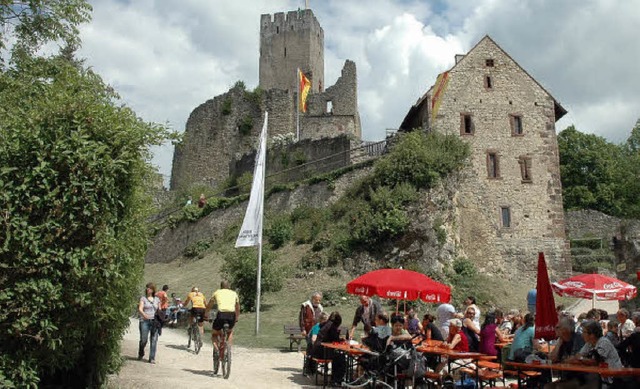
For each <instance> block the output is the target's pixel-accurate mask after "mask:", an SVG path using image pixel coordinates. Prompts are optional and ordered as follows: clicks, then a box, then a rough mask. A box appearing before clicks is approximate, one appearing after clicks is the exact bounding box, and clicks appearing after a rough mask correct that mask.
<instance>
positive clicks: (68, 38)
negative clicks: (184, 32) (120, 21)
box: [0, 0, 168, 388]
mask: <svg viewBox="0 0 640 389" xmlns="http://www.w3.org/2000/svg"><path fill="white" fill-rule="evenodd" d="M0 1H1V3H0V20H1V21H2V27H3V28H5V27H6V26H7V25H10V26H11V30H12V32H13V33H14V35H13V37H14V38H15V39H14V40H13V42H14V43H13V46H12V48H11V56H10V57H9V59H8V61H7V62H6V64H5V63H4V62H3V64H2V66H1V67H0V101H2V104H0V212H1V213H0V306H1V307H2V309H0V386H2V387H8V388H11V387H36V386H47V385H52V386H60V387H83V388H84V387H97V386H100V385H101V384H102V383H103V382H104V380H105V377H106V375H107V374H108V373H110V372H114V371H116V369H117V368H118V367H119V365H120V363H121V360H120V340H121V337H122V334H123V333H124V331H125V329H126V328H127V327H128V325H129V315H130V314H131V309H132V306H133V301H134V295H135V289H136V288H137V285H139V284H140V278H141V275H142V267H143V258H144V254H145V252H146V243H147V236H146V232H145V231H146V228H145V220H146V216H147V214H148V212H147V210H148V209H150V206H151V202H150V201H149V200H148V198H149V197H148V196H147V193H146V191H145V187H146V180H148V179H150V178H151V176H152V175H151V173H152V169H151V166H150V165H149V164H148V162H147V161H148V160H149V157H150V154H149V151H148V150H149V146H151V145H153V144H159V143H160V142H161V141H162V140H164V139H165V138H166V137H167V136H168V134H167V132H166V130H165V129H164V127H161V126H157V125H153V124H149V123H145V122H143V121H142V120H140V118H138V117H137V116H136V115H135V113H134V112H133V111H131V110H130V109H129V108H127V107H125V106H122V105H120V104H119V102H118V99H117V96H116V95H115V93H114V92H113V90H112V89H111V88H110V87H108V86H107V85H105V84H104V83H103V82H102V80H101V79H100V77H99V76H98V75H97V74H95V73H93V72H92V71H90V70H87V69H84V68H83V66H82V64H81V62H78V61H75V60H70V59H72V54H71V52H72V50H63V52H61V55H57V56H52V57H46V58H45V57H42V56H37V55H36V54H35V53H36V51H35V48H37V47H38V46H39V45H40V44H42V43H44V42H46V41H47V40H51V39H58V40H61V41H63V43H64V42H66V44H65V47H67V48H72V46H73V43H74V42H78V40H77V30H76V25H77V24H78V23H80V22H82V21H85V20H88V13H87V12H88V10H89V9H90V7H89V6H88V5H87V4H86V3H85V2H84V1H74V0H57V1H56V0H53V1H38V0H36V1H30V2H19V1H6V0H0ZM3 31H6V30H3ZM1 38H2V39H1V41H2V45H4V44H5V42H6V41H7V39H8V37H7V36H6V35H2V36H1ZM0 59H2V60H3V61H4V58H0ZM5 65H6V66H5Z"/></svg>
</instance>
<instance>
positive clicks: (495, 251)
mask: <svg viewBox="0 0 640 389" xmlns="http://www.w3.org/2000/svg"><path fill="white" fill-rule="evenodd" d="M487 59H491V60H492V61H493V66H487V61H486V60H487ZM487 77H490V78H491V87H488V85H487ZM417 114H418V115H419V116H420V117H421V118H423V117H424V116H425V115H424V112H422V113H420V112H418V113H417ZM464 115H468V116H469V117H470V118H471V122H472V131H471V133H469V134H467V133H466V132H465V129H464ZM513 115H516V116H519V117H520V118H521V119H522V128H523V133H522V134H521V135H520V134H514V131H513V129H512V119H511V118H512V117H513ZM555 120H556V117H555V101H554V100H553V98H552V97H551V96H550V95H549V94H548V93H547V92H546V91H545V90H544V89H543V88H542V87H541V86H540V85H539V84H538V83H537V82H536V81H535V80H534V79H533V78H532V77H531V76H529V75H528V74H527V73H526V72H525V71H524V70H523V69H522V68H521V67H520V66H519V65H518V64H517V63H516V62H515V61H514V60H513V59H512V58H511V57H510V56H509V55H508V54H507V53H505V52H504V51H503V50H502V49H501V48H500V47H498V46H497V45H496V44H495V42H494V41H493V40H491V39H490V38H489V37H485V38H483V39H482V40H481V41H480V42H479V43H478V44H477V45H476V46H475V47H474V48H473V49H472V50H471V51H470V52H469V53H468V54H467V55H465V56H464V57H463V58H462V59H461V60H460V61H459V62H458V63H457V64H456V65H455V66H454V67H453V68H452V69H451V70H450V71H449V83H448V86H447V89H446V90H445V92H444V95H443V96H442V103H441V106H440V110H439V111H438V115H437V118H436V120H435V122H434V123H433V124H432V129H433V130H435V131H439V132H442V133H446V134H454V135H459V136H460V137H461V138H462V139H463V140H464V141H465V142H467V143H468V144H469V145H470V146H471V151H472V154H471V161H470V166H469V168H468V169H467V170H466V179H465V180H464V182H463V183H462V186H461V188H460V191H461V193H460V196H459V197H458V206H459V213H460V223H461V225H460V243H461V245H462V247H463V248H464V250H465V252H466V254H467V255H468V256H469V258H470V259H471V260H473V261H475V262H476V264H477V266H478V268H480V269H481V270H485V271H488V272H495V271H503V272H505V273H506V274H510V275H513V276H525V277H528V278H530V276H531V275H532V274H535V270H536V265H537V253H538V252H539V251H543V252H545V255H546V259H547V263H548V264H549V267H550V269H551V272H552V273H561V274H567V273H568V272H569V271H570V269H571V264H570V261H569V251H568V246H567V244H566V240H565V231H564V228H565V226H564V213H563V208H562V187H561V183H560V171H559V159H558V147H557V142H556V134H555ZM490 154H492V155H494V156H495V157H496V158H497V174H496V177H491V174H490V169H489V159H490ZM523 159H526V160H528V161H529V163H530V165H529V166H530V169H529V176H528V177H524V176H523V173H522V161H523ZM503 209H505V212H508V213H509V215H510V219H511V220H510V222H511V223H510V226H505V225H504V224H503V218H502V212H503Z"/></svg>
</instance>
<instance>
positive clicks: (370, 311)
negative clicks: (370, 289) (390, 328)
mask: <svg viewBox="0 0 640 389" xmlns="http://www.w3.org/2000/svg"><path fill="white" fill-rule="evenodd" d="M381 312H382V307H381V306H380V303H379V302H377V301H375V300H372V299H371V297H369V296H364V295H362V296H360V306H359V307H358V308H357V309H356V314H355V315H354V316H353V322H352V324H351V329H350V330H349V339H353V333H354V332H355V330H356V327H357V326H358V323H360V322H362V324H364V333H365V335H369V332H371V328H372V327H373V326H374V322H375V318H376V316H377V315H378V313H381Z"/></svg>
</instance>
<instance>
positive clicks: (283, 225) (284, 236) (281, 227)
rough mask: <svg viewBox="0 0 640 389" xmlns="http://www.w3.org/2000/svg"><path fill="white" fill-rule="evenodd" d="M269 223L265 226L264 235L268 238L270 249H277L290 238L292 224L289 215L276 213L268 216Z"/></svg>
mask: <svg viewBox="0 0 640 389" xmlns="http://www.w3.org/2000/svg"><path fill="white" fill-rule="evenodd" d="M268 220H269V223H268V224H267V227H266V228H265V231H264V233H265V236H266V237H267V239H268V240H269V243H270V244H271V248H272V249H274V250H275V249H278V248H280V247H282V246H284V244H285V243H287V242H288V241H290V240H291V236H292V235H293V225H292V224H291V220H289V215H277V216H272V217H270V218H268Z"/></svg>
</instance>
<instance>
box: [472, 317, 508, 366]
mask: <svg viewBox="0 0 640 389" xmlns="http://www.w3.org/2000/svg"><path fill="white" fill-rule="evenodd" d="M496 341H498V342H506V341H507V336H506V335H504V334H503V333H502V331H500V329H499V328H498V324H497V323H496V315H495V312H489V313H488V314H487V316H486V317H485V319H484V323H483V324H482V329H481V330H480V346H479V348H478V350H479V351H480V352H481V353H483V354H486V355H492V356H497V355H498V349H497V348H496Z"/></svg>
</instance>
